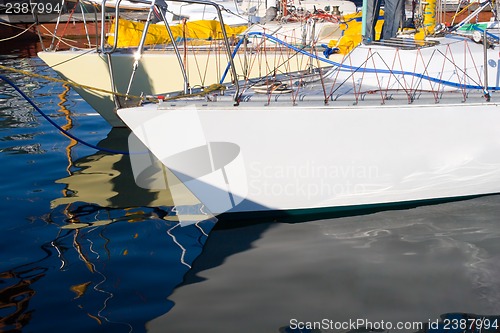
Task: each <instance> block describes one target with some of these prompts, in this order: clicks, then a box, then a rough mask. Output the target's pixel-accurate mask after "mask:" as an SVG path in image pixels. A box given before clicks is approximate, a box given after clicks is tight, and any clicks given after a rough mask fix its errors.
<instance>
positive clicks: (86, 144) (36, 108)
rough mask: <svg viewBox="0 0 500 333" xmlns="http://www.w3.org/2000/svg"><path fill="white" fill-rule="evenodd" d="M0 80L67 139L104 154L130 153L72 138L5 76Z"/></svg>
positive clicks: (1, 76)
mask: <svg viewBox="0 0 500 333" xmlns="http://www.w3.org/2000/svg"><path fill="white" fill-rule="evenodd" d="M0 79H2V80H4V81H5V82H6V83H7V84H9V85H10V86H11V87H12V88H14V89H15V90H16V91H17V92H18V93H19V94H20V95H21V96H22V97H23V98H24V99H25V100H26V101H27V102H28V103H30V104H31V106H32V107H33V108H34V109H35V110H36V111H37V112H38V113H39V114H40V115H41V116H42V117H44V118H45V119H46V120H47V121H48V122H49V123H50V124H51V125H52V126H54V127H55V128H57V129H58V130H59V131H60V132H61V133H63V134H64V135H66V136H67V137H69V138H71V139H73V140H76V141H77V142H79V143H81V144H83V145H85V146H87V147H90V148H93V149H96V150H100V151H104V152H108V153H112V154H122V155H130V152H128V151H120V150H113V149H107V148H102V147H98V146H96V145H93V144H91V143H88V142H86V141H84V140H82V139H80V138H78V137H76V136H74V135H73V134H71V133H69V132H68V131H66V130H65V129H64V128H62V127H61V126H59V125H57V124H56V123H55V122H54V121H53V120H52V119H50V117H49V116H47V115H46V114H45V113H44V112H43V111H42V110H40V108H39V107H38V106H36V104H35V103H34V102H33V101H32V100H31V99H30V98H29V97H28V96H27V95H26V94H25V93H23V92H22V90H21V89H19V87H18V86H17V85H16V84H14V83H13V82H12V81H11V80H9V79H8V78H6V77H5V76H3V75H0Z"/></svg>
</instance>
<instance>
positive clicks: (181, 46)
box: [38, 0, 356, 126]
mask: <svg viewBox="0 0 500 333" xmlns="http://www.w3.org/2000/svg"><path fill="white" fill-rule="evenodd" d="M93 2H95V1H94V0H93ZM244 3H246V2H242V3H237V5H236V4H235V2H233V1H219V2H215V3H214V4H216V5H218V6H221V8H224V9H225V10H224V11H220V12H217V11H215V10H214V9H213V8H214V7H213V5H212V3H206V2H203V1H200V2H198V3H192V4H187V5H186V4H185V5H182V2H178V1H171V2H167V4H168V7H167V8H168V10H167V11H166V12H165V11H162V7H161V6H158V4H156V3H155V1H151V0H148V1H145V0H144V1H137V2H133V3H128V2H125V1H121V2H120V1H118V2H116V1H115V2H112V1H102V2H101V5H102V8H105V6H106V5H113V4H114V5H115V7H114V9H113V10H114V12H115V15H114V17H116V19H114V21H113V22H114V25H113V26H111V28H109V32H108V30H107V29H105V26H104V25H101V29H100V32H99V40H97V41H96V44H97V45H94V46H93V47H92V48H84V49H74V48H73V49H70V50H50V49H49V50H46V51H42V52H40V53H39V54H38V55H39V57H40V58H41V59H42V60H43V61H44V62H45V63H46V64H47V65H48V66H50V67H51V68H52V69H54V70H55V71H56V72H57V73H58V74H59V76H61V77H62V78H63V79H66V80H68V81H71V82H72V83H74V84H75V85H74V88H75V90H76V91H77V92H78V93H79V94H80V95H81V96H82V97H83V98H84V99H85V100H86V101H87V102H88V103H89V104H90V105H91V106H93V107H94V109H96V111H97V112H99V113H100V114H101V115H102V116H103V117H104V119H106V120H107V121H108V122H109V123H110V124H111V125H112V126H124V124H123V123H122V122H121V120H120V119H119V118H118V117H117V116H116V112H115V110H116V109H117V108H119V107H122V106H125V105H129V104H131V103H136V104H137V101H138V100H140V99H141V98H142V96H146V95H151V94H159V93H165V92H172V91H179V90H184V91H185V92H188V91H192V90H193V89H194V90H196V89H200V88H203V87H207V86H210V85H211V84H214V83H230V82H232V81H233V80H236V79H242V78H246V79H252V78H260V77H263V76H266V75H268V76H271V77H272V76H274V75H276V74H278V73H282V72H290V71H299V70H304V71H313V70H314V68H317V67H322V66H329V64H328V63H326V62H321V61H319V62H318V61H317V60H316V59H315V58H314V55H317V54H321V52H322V51H323V48H322V47H321V45H322V44H328V43H329V42H330V40H332V39H336V38H339V37H340V36H341V34H342V29H341V24H340V23H339V14H340V10H341V9H345V10H346V11H350V10H352V11H354V10H356V7H355V5H354V4H353V3H352V2H349V1H344V0H341V1H338V2H337V5H336V6H333V5H335V2H329V3H328V9H329V10H330V12H325V11H321V13H322V14H321V17H320V16H317V17H316V18H315V16H314V15H311V12H309V11H307V10H305V9H304V8H307V7H300V8H296V9H295V11H292V10H291V9H288V12H287V16H283V15H281V16H278V17H276V19H279V21H276V20H274V21H271V19H270V17H269V16H266V14H265V13H266V12H265V10H266V9H269V8H270V7H269V8H264V11H262V9H259V8H260V7H259V5H266V4H264V3H260V2H258V3H254V2H249V3H248V5H246V7H244V6H243V4H244ZM308 3H309V4H312V7H314V6H316V5H317V6H320V5H322V4H323V3H321V2H320V1H314V0H309V1H304V2H301V6H306V5H307V4H308ZM131 5H134V6H135V7H137V8H141V9H142V8H146V9H147V16H146V20H145V23H137V22H132V21H130V20H126V19H124V18H123V16H125V17H127V15H130V12H127V11H124V10H123V8H122V6H125V7H124V8H128V9H130V6H131ZM267 5H268V6H269V5H272V4H270V3H267ZM274 5H276V4H274ZM171 8H172V10H171ZM189 8H190V9H189ZM196 8H197V9H196ZM242 8H245V9H244V10H245V11H244V10H243V9H242ZM273 8H274V7H273ZM285 8H287V7H285ZM290 8H291V7H290ZM318 8H319V7H318ZM177 9H178V11H175V10H177ZM187 9H189V12H186V11H187ZM214 11H215V14H214ZM111 13H112V12H111ZM165 13H170V17H167V15H166V14H165ZM201 13H203V15H204V16H202V15H201ZM100 14H101V15H103V16H102V20H101V21H102V22H104V21H105V20H106V18H105V15H109V14H110V12H109V11H102V12H101V13H100ZM299 14H300V15H299ZM155 15H159V16H160V18H161V19H162V21H163V23H159V24H154V21H155V20H157V19H158V18H156V17H155ZM162 15H163V17H162ZM215 15H220V17H217V20H214V17H215ZM259 15H262V16H259ZM121 16H122V17H121ZM188 16H189V17H190V20H188V21H186V20H185V18H186V17H188ZM299 16H300V17H299ZM120 17H121V18H120ZM228 17H229V18H230V19H231V20H232V21H233V23H234V22H237V23H238V22H239V23H238V25H225V26H224V29H221V25H220V23H218V22H219V21H220V18H222V19H223V20H224V22H226V20H227V19H228ZM319 17H320V18H319ZM178 18H184V20H182V21H181V23H179V24H177V25H175V20H174V19H178ZM191 18H196V19H199V18H204V20H201V21H191ZM285 19H286V20H289V21H293V22H285V23H283V22H282V21H281V20H285ZM172 20H174V21H172ZM259 21H260V23H256V24H255V25H253V26H251V27H250V28H249V30H247V26H248V24H249V23H250V22H259ZM264 21H266V22H264ZM242 23H244V24H243V25H242ZM165 24H166V25H165ZM133 32H136V33H135V35H134V34H133ZM148 32H149V34H148ZM224 32H225V33H227V34H228V36H229V37H231V40H232V44H235V45H236V44H237V43H239V44H238V45H237V49H238V50H234V53H233V54H228V53H227V48H226V46H225V45H224V43H222V42H221V41H220V39H221V38H222V36H223V33H224ZM88 40H89V43H90V42H91V41H92V39H91V38H90V37H89V38H88ZM131 40H134V42H131ZM172 40H174V41H177V43H171V41H172ZM311 55H313V56H311ZM229 58H232V59H233V60H232V61H233V62H234V64H235V66H236V67H237V68H238V70H237V73H238V76H237V77H233V76H231V74H230V73H227V69H228V63H229V61H230V59H229ZM179 63H181V65H180V66H179ZM82 68H85V71H82V70H81V69H82ZM136 104H135V105H136Z"/></svg>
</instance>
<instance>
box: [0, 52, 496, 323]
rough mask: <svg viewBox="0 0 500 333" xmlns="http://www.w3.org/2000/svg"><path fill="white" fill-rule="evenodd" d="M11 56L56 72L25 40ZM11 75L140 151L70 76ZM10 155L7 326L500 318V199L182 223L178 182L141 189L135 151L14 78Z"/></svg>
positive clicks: (5, 176)
mask: <svg viewBox="0 0 500 333" xmlns="http://www.w3.org/2000/svg"><path fill="white" fill-rule="evenodd" d="M0 63H1V64H2V65H4V66H9V67H13V68H18V69H26V70H30V71H34V72H41V73H44V74H47V75H51V76H53V77H55V74H54V73H53V72H51V71H50V70H47V68H46V67H45V66H44V65H43V63H42V62H41V61H40V60H39V59H38V58H36V57H28V58H26V57H19V52H12V53H10V54H9V55H4V56H0ZM0 74H1V75H7V76H8V77H9V78H10V79H11V80H12V81H14V82H15V83H16V84H17V85H19V86H20V87H21V89H22V90H23V91H24V92H26V93H27V94H28V95H29V96H30V97H31V98H32V99H33V100H34V101H36V104H37V105H39V106H40V107H41V108H42V110H44V111H45V112H46V113H47V114H49V115H50V117H51V119H53V120H54V121H56V122H57V123H58V124H59V125H60V126H64V127H65V128H67V129H68V130H69V131H70V132H71V133H72V134H74V135H76V136H78V137H80V138H82V139H84V140H86V141H88V142H90V143H93V144H97V145H99V146H102V147H107V148H112V149H115V150H121V149H126V147H127V146H126V140H127V136H128V132H127V131H126V130H123V129H122V130H111V128H110V127H109V126H108V125H107V124H106V123H105V122H104V120H102V119H101V118H100V117H99V116H97V115H96V113H95V111H93V110H92V109H91V108H90V107H89V106H88V105H87V104H86V103H85V102H84V101H83V100H81V98H80V97H79V96H78V95H77V94H76V93H75V92H74V91H73V90H72V89H70V88H68V87H64V86H62V85H61V84H60V83H52V82H45V81H41V80H39V79H33V78H29V77H26V76H23V75H20V74H13V73H10V72H5V71H1V70H0ZM0 162H1V164H0V168H1V172H0V214H1V215H0V232H1V233H0V332H65V331H71V332H144V331H150V332H174V333H175V332H188V333H190V332H193V333H194V332H232V333H233V332H263V333H265V332H329V331H349V330H351V329H352V327H347V328H345V329H343V328H342V329H336V328H335V327H332V326H328V327H326V326H325V327H324V326H322V327H319V328H314V327H313V328H307V326H308V323H309V324H311V325H313V324H314V323H317V322H320V323H323V320H325V319H326V320H327V322H329V321H331V323H337V324H342V323H347V322H349V321H357V320H365V321H369V322H371V323H372V324H375V325H377V324H380V323H381V321H385V322H391V324H393V325H396V323H397V322H402V323H413V322H416V323H426V324H429V323H430V322H432V323H434V321H436V320H441V324H442V323H443V322H444V320H451V319H457V318H458V319H460V320H462V321H464V320H465V322H467V321H466V320H469V319H472V320H474V319H477V318H481V317H480V316H479V317H478V316H474V315H483V316H491V317H487V318H490V319H491V324H494V320H496V318H497V317H496V316H498V315H500V278H499V277H500V241H499V240H500V219H499V216H500V196H485V197H482V198H476V199H473V200H465V201H457V202H449V203H445V204H440V205H433V206H421V207H416V208H412V209H405V210H395V211H380V212H374V213H372V214H366V215H353V216H344V217H337V218H330V219H325V220H314V221H304V220H301V221H298V220H293V221H292V220H288V221H270V220H261V221H256V220H248V221H233V222H224V223H221V222H218V223H216V224H215V226H214V223H213V222H212V221H204V222H201V223H199V224H197V225H191V226H188V227H180V226H179V225H178V224H177V223H176V222H175V221H171V219H169V218H168V216H169V215H172V206H171V199H170V198H169V194H168V193H165V192H162V191H148V190H144V189H141V188H139V187H137V186H136V185H135V183H134V179H133V176H132V173H131V169H130V164H129V161H128V158H127V157H126V156H124V155H120V154H111V153H107V152H103V151H95V150H93V149H91V148H88V147H86V146H83V145H81V144H77V143H75V142H74V141H72V140H70V139H69V138H67V137H65V136H63V135H61V134H60V133H59V132H58V131H57V130H56V129H55V128H53V127H52V126H51V125H49V124H48V122H47V121H46V120H44V119H42V118H41V117H40V116H39V115H38V114H37V113H36V112H35V111H34V110H33V109H32V108H31V107H30V106H29V105H28V104H27V103H26V102H25V101H23V100H22V99H21V98H19V96H18V95H17V94H16V93H15V92H14V91H13V89H12V88H10V87H9V86H8V85H6V84H5V83H3V82H0ZM456 313H460V314H459V315H457V314H456ZM463 313H466V314H467V315H463ZM442 316H444V317H442ZM450 318H451V319H450ZM458 319H457V320H458ZM366 323H367V322H365V324H366ZM299 324H300V325H299ZM301 325H302V326H301ZM498 325H500V322H498ZM298 326H301V327H306V328H305V329H299V328H296V327H298ZM365 326H366V325H365ZM294 328H296V329H294ZM357 328H359V327H357ZM418 330H419V329H418V328H410V329H407V330H404V331H406V332H416V331H418ZM390 331H398V330H396V329H394V328H393V329H392V330H390ZM468 331H470V332H473V331H474V332H478V331H477V330H474V329H469V330H468ZM490 331H491V330H490ZM490 331H488V332H490ZM497 331H500V330H497ZM443 332H457V331H456V330H455V331H454V330H444V331H443Z"/></svg>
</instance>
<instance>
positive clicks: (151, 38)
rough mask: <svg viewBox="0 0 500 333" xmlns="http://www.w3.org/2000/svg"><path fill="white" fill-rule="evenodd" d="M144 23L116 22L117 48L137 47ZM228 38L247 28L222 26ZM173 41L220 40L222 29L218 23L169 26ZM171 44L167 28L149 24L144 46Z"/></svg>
mask: <svg viewBox="0 0 500 333" xmlns="http://www.w3.org/2000/svg"><path fill="white" fill-rule="evenodd" d="M144 25H145V24H144V23H142V22H133V21H128V20H125V19H120V20H119V21H118V44H117V46H118V47H133V46H138V45H139V42H140V40H141V36H142V32H143V31H144ZM224 26H225V29H226V32H227V35H228V37H234V36H237V35H239V34H241V33H242V32H243V31H245V30H246V29H247V26H235V27H233V26H228V25H224ZM171 29H172V34H173V35H174V38H175V39H205V40H206V39H221V38H222V28H221V24H220V22H219V21H215V20H199V21H193V22H186V23H181V24H177V25H173V26H171ZM114 31H115V22H113V24H112V25H111V28H110V32H111V33H110V34H109V36H108V44H110V45H114V42H115V36H114ZM168 43H171V40H170V37H169V35H168V32H167V28H166V27H165V25H164V24H163V23H162V24H151V25H150V26H149V29H148V34H147V36H146V41H145V45H155V44H168Z"/></svg>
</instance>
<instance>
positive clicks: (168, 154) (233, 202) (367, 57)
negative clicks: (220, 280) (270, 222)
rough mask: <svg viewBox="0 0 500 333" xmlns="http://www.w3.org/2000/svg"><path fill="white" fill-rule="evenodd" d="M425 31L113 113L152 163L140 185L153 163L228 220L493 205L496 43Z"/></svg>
mask: <svg viewBox="0 0 500 333" xmlns="http://www.w3.org/2000/svg"><path fill="white" fill-rule="evenodd" d="M435 5H436V4H435V2H431V3H430V4H429V5H428V6H430V7H428V8H426V12H429V11H432V10H435V8H436V7H435ZM429 16H432V15H429ZM421 23H425V24H421V26H420V27H419V29H420V30H421V31H422V30H423V32H421V33H420V34H419V33H417V34H416V35H415V36H412V37H411V38H410V37H408V36H406V37H404V38H402V37H397V38H391V39H389V40H381V41H370V42H365V43H361V44H360V45H358V46H356V47H355V48H354V49H353V50H352V51H351V52H350V53H349V54H348V55H347V56H346V57H345V58H344V59H343V60H342V61H339V62H336V63H335V64H334V65H333V68H331V69H329V70H319V72H318V73H317V74H313V75H306V74H304V73H286V74H283V75H281V76H278V77H276V79H275V80H274V81H270V80H267V81H266V80H263V81H259V82H250V83H249V82H248V81H243V82H235V84H234V85H231V86H228V87H227V88H226V89H220V90H217V91H211V92H207V93H206V94H205V95H204V96H201V97H200V96H199V95H189V94H185V95H179V96H175V95H174V96H171V97H170V98H163V99H160V101H159V103H149V104H144V105H142V106H140V107H132V108H123V109H119V110H118V115H119V116H120V118H122V120H123V121H124V122H125V123H126V124H127V126H128V127H129V128H130V129H131V130H132V131H133V133H134V135H135V136H136V137H137V138H138V139H139V141H140V143H141V144H142V145H144V146H145V147H147V148H148V149H149V150H150V151H151V154H150V156H147V158H139V157H137V160H136V161H135V162H134V160H133V161H132V165H133V166H134V163H135V165H136V166H138V167H137V168H136V170H135V171H134V172H135V175H136V178H137V181H138V184H139V183H140V184H142V186H148V182H147V180H148V177H149V176H150V175H151V174H150V171H151V170H150V168H149V169H148V167H147V161H150V159H151V158H153V159H156V160H157V161H160V162H161V163H162V165H163V167H164V168H165V169H168V170H169V171H171V172H172V173H173V174H174V175H175V176H176V177H177V178H178V179H180V180H181V181H182V182H183V183H184V184H185V186H186V187H187V188H189V189H190V190H191V191H192V192H193V193H194V195H195V196H196V197H197V198H198V199H199V200H200V201H201V202H202V203H203V204H204V205H205V206H206V208H207V210H208V211H210V212H211V213H212V214H214V215H220V214H224V216H230V215H231V214H238V213H245V214H248V213H255V214H304V213H307V214H309V213H311V212H314V211H315V212H325V211H339V210H346V209H348V210H355V209H363V208H367V207H374V206H392V205H407V204H412V203H415V202H433V201H439V200H446V199H449V198H463V197H468V196H476V195H483V194H490V193H498V192H500V154H499V152H500V131H499V129H500V128H499V125H498V124H499V123H500V108H499V102H500V96H497V95H498V90H499V89H500V87H499V84H498V80H497V78H498V77H499V75H498V73H499V66H498V63H499V56H498V49H497V48H498V43H496V42H495V41H497V39H495V38H492V37H490V36H489V32H488V31H483V32H482V33H483V36H484V37H485V38H484V39H483V40H482V41H481V43H477V42H475V41H474V40H473V39H472V37H470V36H463V35H461V34H457V33H455V32H454V31H453V30H454V29H453V28H449V29H442V30H440V31H438V30H435V29H434V28H433V27H434V26H435V25H428V23H429V22H427V21H424V22H421ZM367 24H371V23H370V22H367ZM422 34H423V35H424V36H423V38H422V37H421V36H422ZM364 35H365V37H366V31H365V32H364ZM226 42H227V43H229V41H228V40H227V39H226ZM131 142H133V140H132V141H131ZM131 147H132V146H131ZM134 147H135V146H134ZM130 149H132V148H130ZM139 166H140V167H139ZM160 174H161V171H160ZM166 180H167V183H168V179H166ZM151 184H152V185H151V186H157V184H158V183H154V185H153V183H151Z"/></svg>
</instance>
